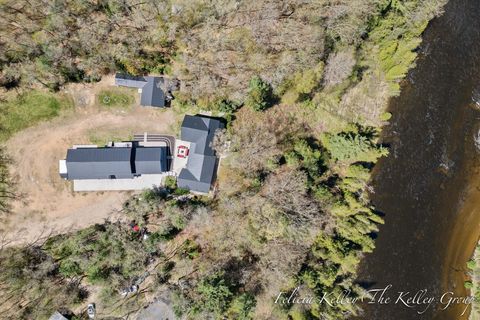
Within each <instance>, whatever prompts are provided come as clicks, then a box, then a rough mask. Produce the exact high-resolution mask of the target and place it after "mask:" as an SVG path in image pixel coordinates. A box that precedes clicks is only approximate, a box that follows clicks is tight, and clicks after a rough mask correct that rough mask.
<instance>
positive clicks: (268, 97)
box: [245, 76, 273, 111]
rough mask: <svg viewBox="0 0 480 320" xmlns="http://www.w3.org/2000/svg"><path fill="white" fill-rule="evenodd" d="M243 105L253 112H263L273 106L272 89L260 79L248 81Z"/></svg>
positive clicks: (254, 78)
mask: <svg viewBox="0 0 480 320" xmlns="http://www.w3.org/2000/svg"><path fill="white" fill-rule="evenodd" d="M245 104H246V105H247V106H249V107H251V108H252V109H253V110H255V111H263V110H265V109H267V108H269V107H271V106H272V104H273V93H272V87H271V86H270V84H268V83H267V82H265V81H263V80H262V79H261V78H260V77H258V76H255V77H253V78H252V80H250V83H249V88H248V96H247V100H246V102H245Z"/></svg>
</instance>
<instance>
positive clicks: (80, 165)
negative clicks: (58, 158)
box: [66, 148, 133, 179]
mask: <svg viewBox="0 0 480 320" xmlns="http://www.w3.org/2000/svg"><path fill="white" fill-rule="evenodd" d="M131 155H132V148H78V149H68V151H67V159H66V160H67V161H66V162H67V175H68V179H109V178H117V179H120V178H131V177H132V176H133V175H132V167H131Z"/></svg>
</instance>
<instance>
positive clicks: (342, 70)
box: [323, 48, 356, 87]
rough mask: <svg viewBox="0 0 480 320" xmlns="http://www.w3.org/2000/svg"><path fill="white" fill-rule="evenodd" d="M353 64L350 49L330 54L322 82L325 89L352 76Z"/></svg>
mask: <svg viewBox="0 0 480 320" xmlns="http://www.w3.org/2000/svg"><path fill="white" fill-rule="evenodd" d="M355 63H356V60H355V56H354V51H353V49H351V48H349V49H347V50H343V51H340V52H336V53H333V54H331V55H330V56H329V57H328V61H327V66H326V67H325V74H324V80H323V81H324V84H325V87H332V86H335V85H337V84H340V83H342V81H344V80H345V79H347V78H348V77H349V76H350V75H351V74H352V70H353V67H354V66H355Z"/></svg>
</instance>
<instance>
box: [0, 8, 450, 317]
mask: <svg viewBox="0 0 480 320" xmlns="http://www.w3.org/2000/svg"><path fill="white" fill-rule="evenodd" d="M444 3H445V1H444V0H355V1H351V0H334V1H330V0H312V1H294V0H282V1H276V0H261V1H237V0H213V1H210V0H209V1H207V0H163V1H154V0H147V1H135V0H122V1H119V0H66V1H51V0H39V1H28V0H16V1H13V0H4V1H0V23H1V25H2V26H3V27H2V28H0V86H1V88H2V91H1V95H0V97H1V100H0V109H1V110H2V116H1V117H7V116H8V115H9V114H12V113H14V112H15V110H17V108H16V106H22V105H24V104H25V101H26V100H25V97H28V94H29V92H32V91H33V90H37V91H38V92H42V93H43V94H44V95H47V98H44V100H45V101H44V102H42V103H43V104H47V105H48V104H50V106H51V108H47V109H48V110H51V109H53V111H51V112H53V113H52V114H50V113H48V114H42V115H39V116H35V117H33V118H32V120H31V121H29V122H28V123H25V124H23V123H22V124H21V125H19V128H18V129H17V128H10V129H9V128H4V125H2V127H1V128H0V130H2V132H3V131H4V130H10V133H8V135H5V136H4V135H3V134H2V135H0V136H2V137H3V136H4V139H3V140H5V139H8V137H9V136H10V135H11V134H13V133H14V132H16V131H18V130H21V129H22V128H24V127H27V126H29V125H33V124H34V123H36V122H38V121H42V120H43V119H48V118H49V117H54V116H55V115H56V112H57V111H58V110H56V107H55V102H54V100H51V99H50V98H48V97H55V99H65V97H64V96H62V95H61V90H62V88H64V87H65V86H67V85H68V84H69V83H84V82H86V83H95V82H97V81H99V80H100V79H101V78H102V77H103V76H105V75H108V74H111V73H113V72H127V73H130V74H133V75H142V74H166V75H169V76H172V77H176V78H178V79H179V80H180V82H181V88H180V91H179V92H177V93H176V94H175V100H174V101H173V105H172V108H174V109H175V110H178V112H182V113H185V112H188V113H195V112H197V111H199V110H208V111H210V112H212V114H214V115H218V116H221V117H223V118H224V119H226V122H227V126H226V129H225V130H222V131H219V132H217V134H216V137H215V141H214V145H213V147H214V148H215V150H216V151H217V154H219V155H220V156H221V159H222V160H221V166H220V169H219V173H218V177H217V188H216V191H215V194H214V195H213V197H201V196H194V195H190V194H188V192H185V190H181V189H178V188H176V186H175V182H174V181H168V183H167V185H166V186H165V188H163V189H159V190H147V191H145V192H143V193H142V194H140V195H133V196H132V197H131V198H130V199H129V200H128V201H127V202H125V203H124V204H123V208H122V214H123V215H124V216H125V217H126V218H128V219H130V220H134V221H136V222H137V223H138V224H139V226H140V227H142V228H143V227H145V228H147V229H148V230H149V231H150V235H149V237H148V239H147V240H144V239H142V238H141V237H139V236H138V235H137V234H135V233H133V232H132V231H131V229H129V228H128V227H125V226H124V225H122V224H120V223H117V222H115V221H109V222H105V223H104V224H96V225H94V226H92V227H89V228H87V229H83V230H79V231H75V232H71V233H66V234H60V235H56V236H53V237H51V238H49V239H47V240H45V241H38V242H35V243H31V244H29V245H27V246H24V247H18V246H17V247H12V246H8V245H2V246H0V248H1V249H0V270H2V272H1V273H0V286H1V288H2V290H1V293H0V300H2V303H1V304H0V310H1V312H2V313H3V314H4V315H6V316H7V317H10V318H17V319H48V317H49V316H50V315H51V314H52V312H53V311H55V310H58V309H62V308H67V309H69V310H73V309H78V308H79V306H81V305H85V304H86V303H87V302H88V301H89V300H90V299H91V297H95V298H96V299H97V305H98V306H99V307H101V308H102V309H103V310H104V311H103V312H104V313H103V315H105V316H112V317H114V316H116V317H125V316H127V315H131V314H134V313H135V312H136V311H138V310H139V309H141V308H142V307H143V306H144V305H146V304H148V302H149V301H151V299H152V297H154V296H155V295H156V294H157V293H159V292H168V295H169V297H170V298H171V301H172V308H173V310H174V311H175V313H176V315H177V316H178V317H185V318H186V319H292V320H301V319H331V320H336V319H347V318H349V317H351V316H354V315H358V314H361V309H360V306H359V305H348V304H346V305H336V306H329V305H328V304H320V303H318V302H315V303H313V304H310V305H279V304H275V303H274V301H275V298H276V297H277V295H278V294H279V293H280V292H292V291H293V290H294V289H295V288H297V287H300V288H301V290H302V294H303V295H309V294H310V295H313V296H316V297H321V296H322V294H323V293H324V292H333V293H341V292H343V291H345V290H348V291H350V292H352V293H353V294H354V295H357V296H361V295H363V294H364V289H363V288H362V287H361V286H360V285H359V284H358V283H356V281H355V279H356V272H357V268H358V265H359V263H360V261H361V259H362V257H363V256H364V254H366V253H369V252H371V251H372V250H373V249H374V247H375V243H374V238H375V235H376V232H377V231H378V225H379V224H381V223H383V219H382V217H381V216H380V215H379V214H378V213H377V212H376V210H375V208H374V207H373V206H372V205H371V203H370V200H369V195H370V194H371V193H373V192H374V190H373V187H372V186H371V184H370V175H371V170H372V168H373V167H374V165H375V163H376V162H377V161H378V159H380V158H381V157H385V156H388V153H389V152H388V148H387V147H386V146H383V145H381V144H380V143H379V135H380V133H381V128H382V126H383V125H385V124H387V123H388V120H389V119H390V117H391V116H392V115H391V114H390V113H389V112H387V109H386V108H387V104H388V100H389V99H390V98H391V97H394V96H396V95H398V94H399V93H400V88H401V81H402V79H403V78H404V77H405V76H406V74H407V72H408V70H409V69H410V68H412V67H413V66H414V65H415V59H416V57H417V48H418V47H419V45H420V43H421V36H422V32H423V31H424V30H425V28H426V26H427V24H428V22H429V21H430V20H431V19H433V18H434V17H436V16H438V15H440V14H441V13H442V7H443V5H444ZM35 92H36V91H35ZM22 99H23V100H22ZM33 101H38V100H37V99H33ZM33 101H32V103H33ZM27 104H28V101H27ZM26 113H28V111H26ZM1 123H9V122H8V121H1V119H0V124H1ZM0 160H1V164H2V166H1V168H0V203H1V206H0V211H2V212H4V213H3V214H5V215H8V214H9V210H8V199H9V197H14V196H16V194H15V188H14V182H13V181H10V179H9V175H8V167H9V165H10V164H9V161H8V157H1V158H0ZM134 283H139V286H140V290H139V291H138V292H136V293H135V294H133V295H131V296H129V295H127V297H124V298H122V296H121V295H119V294H118V293H117V292H119V291H121V290H122V289H123V288H125V287H128V286H131V285H132V284H134ZM317 301H318V300H317Z"/></svg>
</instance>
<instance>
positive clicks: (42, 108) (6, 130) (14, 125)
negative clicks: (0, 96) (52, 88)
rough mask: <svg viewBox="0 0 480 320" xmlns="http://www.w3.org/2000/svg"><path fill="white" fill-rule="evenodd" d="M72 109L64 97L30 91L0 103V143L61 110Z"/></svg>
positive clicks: (70, 103) (70, 102)
mask: <svg viewBox="0 0 480 320" xmlns="http://www.w3.org/2000/svg"><path fill="white" fill-rule="evenodd" d="M71 107H73V102H72V100H71V99H68V98H67V97H65V96H61V95H54V94H52V93H46V92H41V91H36V90H35V91H30V92H27V93H24V94H20V95H18V96H16V97H14V98H11V99H8V100H7V101H5V102H1V103H0V141H6V140H8V139H9V138H10V137H11V136H12V135H14V134H15V133H17V132H19V131H21V130H23V129H25V128H28V127H31V126H33V125H35V124H37V123H39V122H40V121H44V120H49V119H51V118H54V117H56V116H58V114H59V113H60V111H61V110H62V109H67V108H71Z"/></svg>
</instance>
